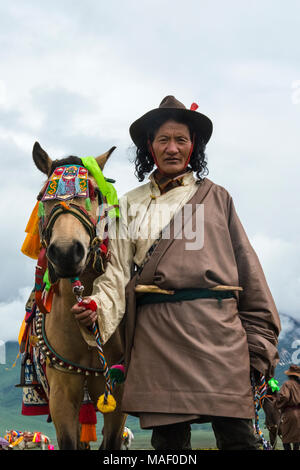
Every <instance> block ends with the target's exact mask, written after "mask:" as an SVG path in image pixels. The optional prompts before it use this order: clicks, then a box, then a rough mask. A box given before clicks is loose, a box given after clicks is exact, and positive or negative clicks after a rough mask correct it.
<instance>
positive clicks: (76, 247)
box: [47, 240, 86, 278]
mask: <svg viewBox="0 0 300 470" xmlns="http://www.w3.org/2000/svg"><path fill="white" fill-rule="evenodd" d="M85 255H86V250H85V248H84V246H83V244H82V243H81V242H80V241H78V240H74V241H73V242H72V243H60V244H58V243H55V242H53V243H51V244H50V245H49V247H48V249H47V257H48V259H49V261H50V263H51V264H52V265H53V267H54V269H55V272H56V274H57V275H58V276H59V277H61V278H68V277H73V276H76V275H78V274H79V273H80V272H81V271H82V268H83V267H84V263H83V260H84V258H85Z"/></svg>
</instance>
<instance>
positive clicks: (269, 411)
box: [262, 389, 281, 450]
mask: <svg viewBox="0 0 300 470" xmlns="http://www.w3.org/2000/svg"><path fill="white" fill-rule="evenodd" d="M262 408H263V411H264V413H265V426H266V428H267V429H268V431H269V437H270V444H271V446H272V449H273V450H275V449H276V444H277V439H278V436H279V437H280V435H281V432H280V421H281V412H280V410H279V409H278V408H276V394H274V393H272V392H271V391H270V389H269V390H268V394H267V395H266V397H265V398H264V400H263V405H262Z"/></svg>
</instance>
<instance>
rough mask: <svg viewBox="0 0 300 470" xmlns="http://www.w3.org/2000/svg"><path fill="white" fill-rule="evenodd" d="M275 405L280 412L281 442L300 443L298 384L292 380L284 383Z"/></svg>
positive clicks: (299, 388) (299, 396)
mask: <svg viewBox="0 0 300 470" xmlns="http://www.w3.org/2000/svg"><path fill="white" fill-rule="evenodd" d="M276 405H277V408H278V409H279V410H281V423H280V435H281V439H282V442H283V443H284V444H289V443H293V442H300V383H299V382H297V381H296V380H294V379H290V380H288V381H287V382H284V384H283V385H282V387H281V389H280V392H279V394H278V397H277V402H276Z"/></svg>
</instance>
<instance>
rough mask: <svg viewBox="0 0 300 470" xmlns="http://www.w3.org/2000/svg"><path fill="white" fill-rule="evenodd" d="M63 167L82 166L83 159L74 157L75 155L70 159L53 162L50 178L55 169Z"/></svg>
mask: <svg viewBox="0 0 300 470" xmlns="http://www.w3.org/2000/svg"><path fill="white" fill-rule="evenodd" d="M63 165H82V161H81V158H79V157H74V156H73V155H71V156H70V157H65V158H61V159H60V160H53V162H52V165H51V168H50V171H49V176H50V175H51V174H52V173H53V171H54V170H55V168H58V167H59V166H63Z"/></svg>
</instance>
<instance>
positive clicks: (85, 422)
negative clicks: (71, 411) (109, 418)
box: [79, 402, 97, 442]
mask: <svg viewBox="0 0 300 470" xmlns="http://www.w3.org/2000/svg"><path fill="white" fill-rule="evenodd" d="M79 422H80V424H81V435H80V441H81V442H91V441H94V442H95V441H97V435H96V424H97V415H96V410H95V407H94V405H93V403H92V402H88V403H83V404H82V405H81V407H80V411H79Z"/></svg>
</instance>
